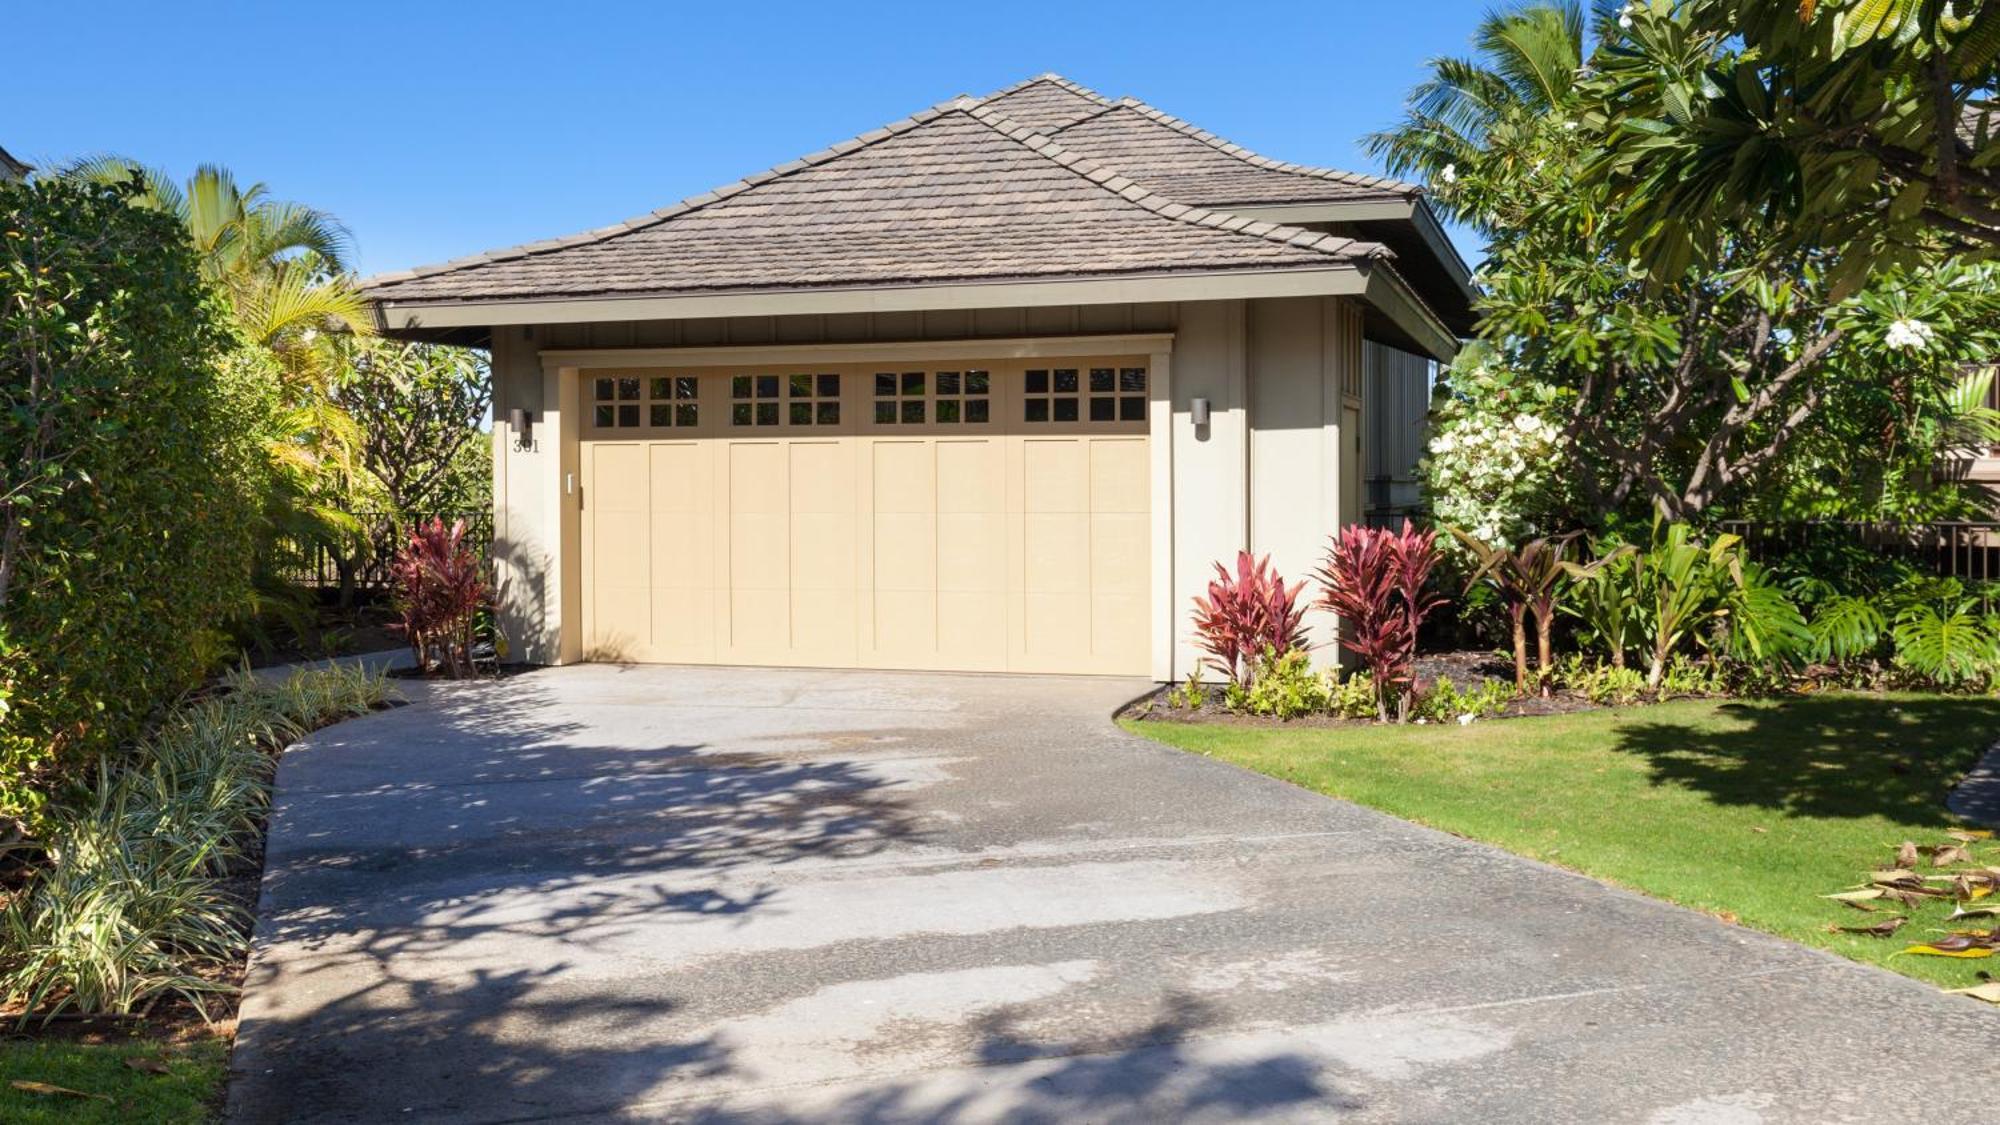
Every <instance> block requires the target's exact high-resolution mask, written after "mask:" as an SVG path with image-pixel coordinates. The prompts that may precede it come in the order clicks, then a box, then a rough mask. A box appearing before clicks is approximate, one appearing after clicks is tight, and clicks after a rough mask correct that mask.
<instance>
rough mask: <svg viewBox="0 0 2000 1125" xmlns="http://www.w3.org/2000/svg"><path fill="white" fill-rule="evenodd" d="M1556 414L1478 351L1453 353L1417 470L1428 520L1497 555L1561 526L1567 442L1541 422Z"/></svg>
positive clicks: (1532, 389)
mask: <svg viewBox="0 0 2000 1125" xmlns="http://www.w3.org/2000/svg"><path fill="white" fill-rule="evenodd" d="M1556 409H1558V407H1557V404H1556V403H1555V402H1554V400H1553V399H1552V398H1551V397H1550V396H1549V395H1548V393H1547V392H1546V389H1545V388H1543V387H1541V386H1539V385H1538V384H1535V383H1533V382H1531V381H1528V380H1516V379H1514V378H1513V377H1512V374H1511V372H1509V371H1507V370H1506V369H1505V368H1503V367H1499V366H1497V365H1495V364H1494V363H1493V362H1492V356H1491V350H1490V349H1488V348H1486V347H1485V346H1483V345H1478V344H1475V345H1474V346H1472V347H1469V348H1467V349H1466V350H1465V351H1464V352H1462V353H1460V356H1459V358H1458V360H1457V361H1456V362H1455V363H1453V364H1452V365H1451V367H1450V368H1448V369H1447V370H1446V371H1445V372H1444V373H1443V376H1442V377H1441V379H1440V381H1439V389H1438V395H1437V399H1436V402H1435V404H1434V405H1433V406H1432V408H1431V413H1430V419H1429V423H1428V430H1429V433H1430V435H1431V437H1430V442H1429V444H1428V445H1427V447H1426V455H1425V456H1424V458H1423V459H1422V460H1421V461H1419V462H1418V465H1417V472H1418V475H1419V477H1420V478H1421V479H1422V481H1423V485H1424V499H1425V502H1426V503H1427V504H1428V505H1429V506H1430V511H1431V518H1432V520H1433V521H1434V522H1435V523H1436V524H1437V525H1438V526H1440V527H1461V528H1465V529H1466V530H1467V531H1468V532H1470V533H1471V534H1472V535H1473V536H1474V537H1476V538H1478V539H1480V540H1482V541H1484V542H1486V543H1491V544H1493V545H1495V546H1498V547H1502V548H1505V547H1511V546H1513V545H1514V544H1517V543H1520V542H1522V541H1524V540H1526V539H1528V538H1529V537H1531V536H1532V535H1533V534H1534V532H1535V529H1537V528H1542V527H1550V526H1559V525H1561V524H1562V523H1564V522H1566V521H1567V519H1568V518H1569V508H1570V497H1569V493H1568V489H1567V486H1566V478H1565V476H1564V474H1563V472H1562V467H1563V464H1564V460H1565V458H1566V457H1567V448H1566V442H1565V440H1564V438H1563V435H1562V431H1561V430H1560V429H1559V428H1557V426H1556V425H1555V424H1554V423H1552V422H1550V421H1548V417H1547V415H1549V414H1551V413H1553V412H1554V411H1555V410H1556Z"/></svg>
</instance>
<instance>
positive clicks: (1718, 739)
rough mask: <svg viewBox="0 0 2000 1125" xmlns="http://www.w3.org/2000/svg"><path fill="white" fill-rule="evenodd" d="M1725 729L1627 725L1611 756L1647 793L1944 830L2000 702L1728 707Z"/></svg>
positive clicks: (1837, 701) (1995, 722)
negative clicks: (1642, 776)
mask: <svg viewBox="0 0 2000 1125" xmlns="http://www.w3.org/2000/svg"><path fill="white" fill-rule="evenodd" d="M1719 713H1720V714H1721V715H1722V716H1724V717H1725V718H1727V719H1728V720H1730V721H1729V724H1728V725H1727V726H1726V727H1722V728H1704V727H1698V726H1695V725H1692V724H1687V723H1672V722H1659V721H1653V720H1643V719H1642V720H1637V721H1631V722H1622V723H1620V724H1618V726H1617V727H1616V731H1617V742H1616V746H1617V748H1618V749H1619V750H1622V751H1624V752H1626V753H1629V754H1634V755H1638V756H1640V757H1642V758H1644V759H1646V761H1647V762H1648V764H1649V766H1650V769H1651V774H1652V779H1653V781H1654V782H1655V783H1656V784H1675V785H1680V786H1684V787H1686V788H1688V789H1691V790H1694V791H1696V792H1699V793H1702V794H1705V795H1706V796H1707V797H1708V798H1709V799H1711V800H1712V801H1714V802H1715V803H1716V804H1719V805H1737V806H1752V807H1757V808H1767V809H1772V810H1775V811H1778V812H1783V813H1787V814H1790V815H1795V816H1814V817H1835V818H1863V817H1873V816H1881V817H1887V818H1889V819H1891V820H1895V821H1898V822H1901V823H1905V824H1913V825H1923V826H1931V827H1940V828H1942V827H1944V826H1947V825H1949V824H1950V823H1952V821H1951V819H1950V817H1949V816H1948V814H1947V813H1946V810H1945V797H1946V796H1947V795H1948V794H1949V793H1950V791H1951V789H1952V787H1953V786H1954V785H1956V784H1957V783H1958V781H1959V779H1960V778H1962V777H1963V776H1964V774H1965V772H1966V771H1967V770H1969V769H1970V768H1971V767H1972V766H1973V764H1974V763H1976V762H1977V761H1978V760H1979V758H1980V756H1981V755H1982V754H1984V753H1985V751H1986V749H1987V747H1988V746H1990V745H1992V744H1993V742H1994V741H1995V739H1996V738H2000V701H1996V700H1991V699H1978V698H1950V699H1947V698H1936V697H1929V698H1923V697H1914V698H1913V697H1894V696H1890V697H1870V696H1863V695H1828V696H1816V697H1809V698H1803V699H1783V700H1759V701H1746V702H1740V703H1729V704H1725V705H1723V706H1722V707H1721V708H1719Z"/></svg>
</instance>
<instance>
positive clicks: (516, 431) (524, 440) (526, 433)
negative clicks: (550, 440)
mask: <svg viewBox="0 0 2000 1125" xmlns="http://www.w3.org/2000/svg"><path fill="white" fill-rule="evenodd" d="M507 429H508V430H509V431H511V432H512V433H513V436H514V448H516V449H527V448H529V447H530V446H532V445H533V444H534V441H535V436H534V422H533V421H531V420H530V419H529V417H528V412H527V411H525V410H523V409H521V408H520V407H518V406H517V407H515V408H514V409H512V410H509V411H508V412H507Z"/></svg>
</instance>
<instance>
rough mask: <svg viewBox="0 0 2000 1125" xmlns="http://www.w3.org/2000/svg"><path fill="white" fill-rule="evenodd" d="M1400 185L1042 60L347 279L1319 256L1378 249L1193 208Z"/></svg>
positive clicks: (469, 295) (797, 277)
mask: <svg viewBox="0 0 2000 1125" xmlns="http://www.w3.org/2000/svg"><path fill="white" fill-rule="evenodd" d="M1415 190H1416V189H1414V188H1411V187H1409V186H1408V185H1402V184H1396V183H1394V182H1393V181H1388V180H1379V179H1375V178H1372V177H1366V176H1357V175H1353V174H1350V173H1344V172H1333V171H1329V170H1325V169H1313V168H1305V167H1302V166H1299V165H1287V164H1280V163H1278V162H1276V161H1271V160H1267V159H1265V158H1263V157H1259V156H1256V155H1255V154H1253V153H1250V152H1248V151H1246V150H1244V149H1241V148H1238V147H1237V146H1235V145H1231V144H1228V143H1227V142H1225V141H1222V140H1220V139H1219V138H1216V137H1214V136H1212V135H1211V134H1207V133H1203V132H1201V131H1200V130H1198V129H1195V128H1194V127H1193V126H1190V125H1187V124H1186V123H1185V122H1181V121H1179V120H1178V119H1176V118H1172V117H1169V116H1167V115H1166V114H1163V113H1161V112H1159V111H1158V110H1155V109H1153V108H1152V107H1150V106H1146V105H1145V104H1144V103H1141V102H1136V101H1133V100H1132V99H1124V100H1122V101H1118V102H1113V101H1111V100H1109V99H1107V98H1104V97H1102V96H1101V95H1099V94H1096V93H1095V92H1093V91H1090V90H1087V89H1085V88H1084V87H1081V86H1078V85H1076V84H1075V83H1072V82H1069V81H1067V80H1065V79H1062V78H1059V77H1057V76H1054V75H1041V76H1038V77H1036V78H1031V79H1028V80H1027V81H1025V82H1022V83H1018V84H1016V85H1014V86H1010V87H1008V88H1007V89H1004V90H1001V91H998V92H996V93H994V94H991V95H989V96H987V97H985V98H969V97H960V98H957V99H954V100H952V101H949V102H945V103H942V104H940V105H938V106H935V107H932V108H931V109H928V110H925V111H923V112H921V113H918V114H915V115H913V116H911V117H908V118H905V119H903V120H901V121H897V122H893V123H891V124H889V125H886V126H884V127H882V128H880V129H876V130H873V131H871V132H868V133H864V134H862V135H861V136H859V137H856V138H853V139H852V140H848V141H842V142H840V143H839V144H836V145H833V146H830V147H829V148H826V149H823V150H821V151H820V152H817V153H813V154H811V155H809V156H805V157H801V158H800V159H798V160H794V161H790V162H788V163H786V164H781V165H779V166H778V167H776V168H772V169H770V170H768V171H765V172H760V173H758V174H756V175H753V176H749V177H746V178H744V179H742V180H739V181H737V182H735V183H732V184H728V185H726V186H724V187H721V188H717V189H715V190H714V191H710V192H706V193H704V194H702V195H698V196H694V197H692V198H690V199H686V200H683V201H681V202H680V203H678V204H675V205H673V206H671V207H667V208H664V209H662V210H659V211H655V212H652V213H651V214H647V215H642V216H640V217H638V218H635V219H631V220H628V221H626V222H623V223H619V224H615V225H613V226H609V227H602V228H599V229H597V230H593V231H586V232H584V233H582V234H578V235H572V236H570V237H567V238H559V239H551V240H548V241H544V242H536V243H530V244H527V245H523V246H516V247H511V248H508V249H504V250H496V251H491V252H489V253H485V254H480V255H476V256H474V257H471V258H464V259H459V260H457V261H452V262H446V263H443V264H442V265H435V266H427V267H422V268H418V269H414V270H406V271H403V272H400V273H390V274H381V275H377V276H375V277H372V278H368V279H366V280H364V281H363V282H362V286H363V291H364V293H365V294H366V295H367V296H368V297H370V298H372V299H375V300H381V301H392V302H435V301H487V300H531V299H544V298H580V297H608V296H642V295H643V296H664V295H675V294H693V293H712V292H723V291H762V290H785V289H799V288H808V287H833V286H842V287H853V286H869V285H895V284H919V283H949V282H974V281H990V280H1017V279H1018V280H1033V279H1072V278H1087V277H1100V276H1101V277H1112V276H1119V275H1129V274H1154V273H1166V272H1175V271H1183V272H1189V271H1219V270H1254V271H1269V270H1282V269H1292V268H1312V267H1319V268H1324V267H1327V266H1329V265H1337V264H1342V263H1353V262H1358V261H1362V260H1367V259H1372V258H1386V257H1390V256H1392V255H1391V254H1390V252H1389V251H1388V250H1387V249H1386V248H1384V247H1382V246H1381V245H1380V244H1377V243H1372V242H1362V241H1356V240H1354V239H1350V238H1345V237H1341V236H1337V235H1332V234H1325V233H1320V232H1315V231H1309V230H1304V229H1301V228H1297V227H1290V226H1281V225H1278V224H1274V223H1269V222H1261V221H1256V220H1252V219H1249V218H1246V217H1243V216H1238V215H1232V214H1229V213H1227V212H1226V211H1217V210H1211V209H1208V208H1207V207H1206V206H1203V204H1204V203H1205V202H1207V201H1211V200H1212V201H1215V202H1218V203H1220V202H1232V203H1236V204H1239V205H1240V204H1245V203H1248V202H1250V201H1252V200H1253V199H1254V200H1256V201H1260V202H1297V201H1305V200H1351V199H1374V198H1392V197H1393V198H1407V197H1409V196H1410V195H1411V194H1412V193H1414V192H1415Z"/></svg>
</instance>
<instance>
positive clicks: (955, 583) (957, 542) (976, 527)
mask: <svg viewBox="0 0 2000 1125" xmlns="http://www.w3.org/2000/svg"><path fill="white" fill-rule="evenodd" d="M937 588H938V589H939V590H940V591H950V592H953V593H983V594H987V595H989V596H991V597H993V598H996V599H997V598H1000V597H1003V596H1004V595H1005V593H1006V589H1007V518H1006V516H1004V515H1003V514H1001V513H999V512H993V513H987V514H972V513H961V514H953V515H940V516H938V517H937Z"/></svg>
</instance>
